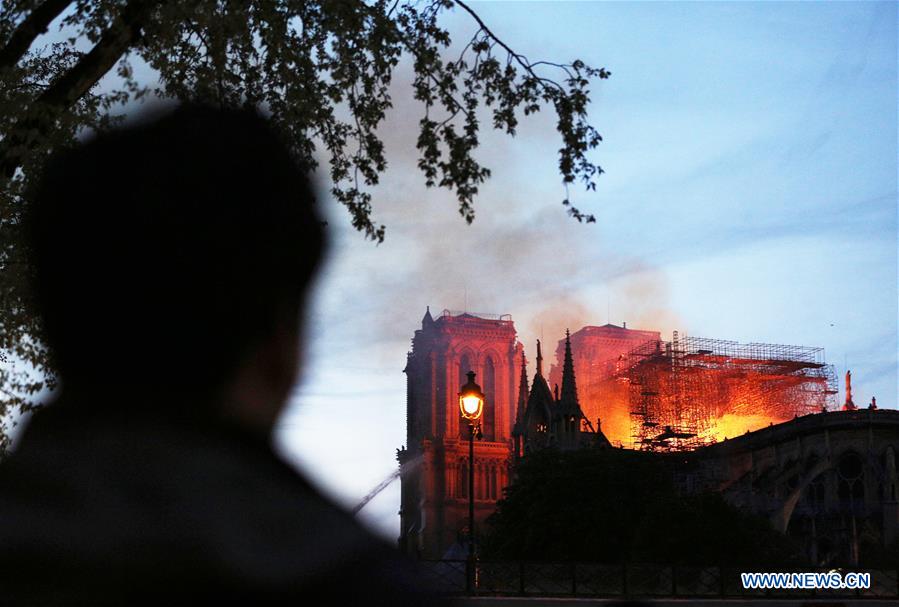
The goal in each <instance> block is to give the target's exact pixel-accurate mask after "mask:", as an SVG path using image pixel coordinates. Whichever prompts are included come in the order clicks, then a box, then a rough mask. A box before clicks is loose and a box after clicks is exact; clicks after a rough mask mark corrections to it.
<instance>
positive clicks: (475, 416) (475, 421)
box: [459, 371, 484, 592]
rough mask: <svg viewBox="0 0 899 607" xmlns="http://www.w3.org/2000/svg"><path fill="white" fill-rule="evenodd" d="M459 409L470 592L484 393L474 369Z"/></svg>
mask: <svg viewBox="0 0 899 607" xmlns="http://www.w3.org/2000/svg"><path fill="white" fill-rule="evenodd" d="M459 410H460V411H462V417H464V418H465V419H466V420H468V429H469V431H470V432H469V434H468V567H467V570H468V571H467V575H466V576H465V578H466V579H465V585H466V587H467V590H468V592H471V590H472V587H473V584H472V582H473V578H474V435H475V433H476V432H477V430H478V429H479V428H478V426H479V423H480V421H481V414H482V413H483V412H484V393H483V392H481V386H479V385H477V384H476V383H475V382H474V371H469V372H468V383H467V384H465V385H464V386H462V388H461V389H460V390H459Z"/></svg>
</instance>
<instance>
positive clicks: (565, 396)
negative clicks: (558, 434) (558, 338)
mask: <svg viewBox="0 0 899 607" xmlns="http://www.w3.org/2000/svg"><path fill="white" fill-rule="evenodd" d="M559 403H560V404H561V405H562V408H563V411H565V412H566V413H568V412H571V413H575V414H580V413H581V405H580V403H579V402H578V398H577V383H576V381H575V379H574V358H573V357H572V356H571V333H570V332H569V331H568V329H566V330H565V360H564V362H563V363H562V397H561V399H560V400H559Z"/></svg>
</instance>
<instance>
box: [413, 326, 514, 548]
mask: <svg viewBox="0 0 899 607" xmlns="http://www.w3.org/2000/svg"><path fill="white" fill-rule="evenodd" d="M522 361H523V356H522V346H521V344H520V343H518V340H517V338H516V334H515V325H514V324H513V323H512V319H511V317H509V316H508V315H505V316H499V317H487V316H486V315H474V314H470V313H451V312H449V311H444V312H443V314H442V315H441V316H439V317H438V318H437V319H436V320H435V319H434V318H432V316H431V313H430V310H428V312H427V313H425V316H424V318H423V319H422V323H421V329H419V330H417V331H415V337H413V339H412V350H411V351H410V352H409V354H408V357H407V361H406V368H405V373H406V441H407V442H406V444H407V448H406V449H402V450H400V451H399V452H398V458H399V460H400V465H404V464H406V465H408V468H409V470H410V471H409V472H408V473H405V474H404V475H403V477H402V488H401V493H402V497H401V510H400V525H401V527H400V538H399V544H400V548H401V549H402V550H403V551H405V552H406V553H407V554H410V555H412V556H415V557H419V558H441V557H442V556H444V554H445V553H446V551H447V550H448V549H449V548H450V547H451V546H453V545H454V544H455V543H457V542H460V541H461V540H462V539H464V537H466V534H467V526H468V425H467V424H466V423H465V421H464V420H463V419H462V417H461V415H460V413H459V402H458V392H459V388H460V387H461V386H462V384H464V383H465V382H466V381H467V378H466V377H465V374H466V373H467V372H468V371H474V372H475V373H477V379H476V381H477V382H478V384H480V385H481V388H482V389H483V391H484V394H485V396H486V398H485V404H484V414H483V417H482V419H481V429H482V432H483V437H482V439H481V440H475V456H474V459H475V462H474V463H475V519H476V521H478V522H477V523H476V524H480V523H482V522H483V520H484V519H485V518H486V517H487V516H488V515H490V514H491V513H492V512H493V510H494V508H495V506H496V501H497V500H498V499H499V498H500V497H502V490H503V487H505V486H506V484H507V483H508V482H509V474H510V470H509V467H510V464H511V458H510V456H511V434H512V425H513V424H514V423H515V415H516V405H517V396H518V394H517V390H518V379H519V375H520V365H521V364H522Z"/></svg>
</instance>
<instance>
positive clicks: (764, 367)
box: [550, 325, 836, 450]
mask: <svg viewBox="0 0 899 607" xmlns="http://www.w3.org/2000/svg"><path fill="white" fill-rule="evenodd" d="M571 344H572V349H573V351H574V364H575V371H576V373H577V375H578V381H579V387H580V389H581V406H582V407H583V409H584V413H585V415H586V416H587V417H588V418H590V419H597V418H599V422H601V424H602V425H601V428H602V431H603V432H604V433H605V435H606V436H607V437H608V438H609V440H611V441H612V442H613V443H616V444H619V445H622V446H627V447H633V448H637V449H644V450H692V449H696V448H697V447H701V446H703V445H708V444H712V443H715V442H718V441H721V440H723V439H725V438H728V437H730V438H733V437H735V436H739V435H742V434H744V433H746V432H749V431H752V430H757V429H759V428H763V427H766V426H768V425H771V424H777V423H781V422H784V421H788V420H790V419H793V418H794V417H797V416H802V415H807V414H809V413H817V412H820V411H822V410H824V409H832V408H834V407H835V399H836V381H835V376H834V372H833V367H832V366H830V365H827V364H826V363H825V362H824V351H823V349H821V348H808V347H802V346H786V345H776V344H761V343H749V344H741V343H738V342H734V341H725V340H717V339H706V338H699V337H679V336H678V334H677V332H675V333H674V337H673V339H672V340H671V341H670V342H669V341H663V340H661V339H660V337H659V333H658V332H654V331H634V330H631V329H627V328H626V327H616V326H614V325H604V326H602V327H585V328H583V329H581V330H580V331H578V332H577V333H575V334H573V335H572V336H571ZM563 348H564V343H563V342H562V341H560V342H559V348H558V349H557V353H556V357H557V360H560V359H561V357H560V352H561V351H562V350H563ZM559 366H560V365H559V364H557V365H554V367H553V370H552V371H551V373H550V377H551V379H552V378H554V377H555V376H556V375H557V374H558V371H557V368H558V367H559Z"/></svg>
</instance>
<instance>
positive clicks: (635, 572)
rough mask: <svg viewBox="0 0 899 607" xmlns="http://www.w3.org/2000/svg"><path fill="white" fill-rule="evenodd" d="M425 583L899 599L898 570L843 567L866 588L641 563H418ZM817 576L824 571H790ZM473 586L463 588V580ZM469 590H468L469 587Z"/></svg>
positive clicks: (519, 592)
mask: <svg viewBox="0 0 899 607" xmlns="http://www.w3.org/2000/svg"><path fill="white" fill-rule="evenodd" d="M420 565H421V570H422V572H423V575H424V576H425V577H426V578H427V579H428V581H429V582H430V583H431V584H432V585H433V586H434V587H436V588H437V589H438V590H439V591H441V592H444V593H447V594H465V593H471V594H477V595H482V596H491V595H494V596H542V597H613V598H614V597H680V598H712V597H727V598H730V597H745V598H779V599H783V598H809V597H822V598H839V597H846V598H848V597H852V598H872V599H885V598H887V599H888V598H899V571H896V570H892V569H865V568H859V567H848V568H846V569H845V570H844V571H852V572H857V573H870V574H871V587H870V588H868V589H857V590H832V589H819V590H763V589H744V588H743V585H742V582H741V579H740V573H741V572H743V571H747V569H739V568H729V567H696V566H681V565H658V564H646V563H627V564H602V563H534V562H494V561H477V562H474V563H472V564H471V565H469V563H468V562H467V561H464V560H459V561H455V560H441V561H421V562H420ZM469 567H471V568H473V569H470V568H469ZM794 571H797V572H801V571H812V572H816V573H822V572H826V570H820V569H816V570H811V569H806V570H794ZM469 575H470V576H471V578H470V579H471V580H472V583H471V584H467V583H466V582H467V581H468V579H469V578H468V576H469ZM468 586H471V587H470V588H469V587H468Z"/></svg>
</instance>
